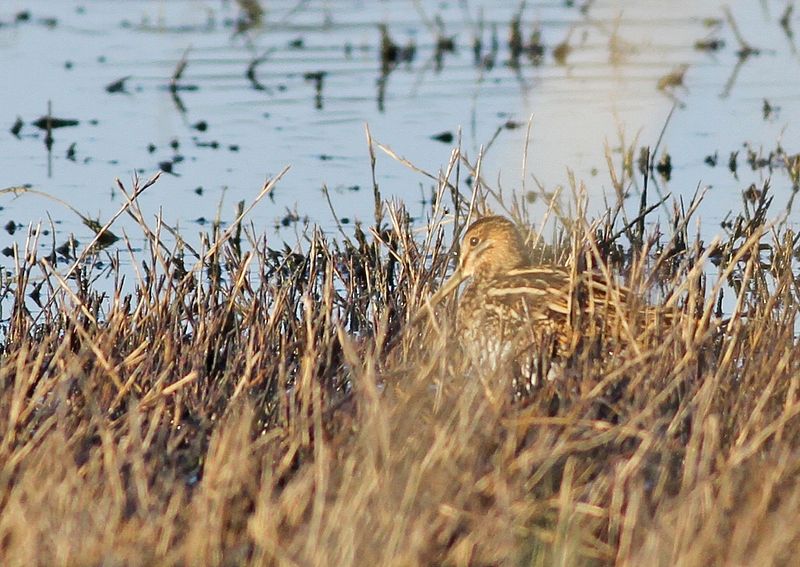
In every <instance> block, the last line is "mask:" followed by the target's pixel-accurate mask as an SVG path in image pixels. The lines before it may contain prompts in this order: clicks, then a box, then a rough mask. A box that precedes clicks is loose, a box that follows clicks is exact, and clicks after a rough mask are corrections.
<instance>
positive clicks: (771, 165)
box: [0, 0, 798, 247]
mask: <svg viewBox="0 0 800 567" xmlns="http://www.w3.org/2000/svg"><path fill="white" fill-rule="evenodd" d="M727 4H728V6H729V9H728V10H726V9H725V7H724V4H723V2H703V3H697V2H691V1H687V0H680V1H676V2H669V3H665V2H660V1H657V0H649V1H641V0H638V1H633V0H631V1H621V0H620V1H601V0H597V1H594V2H577V3H573V2H555V3H553V2H527V3H525V4H524V6H523V8H522V9H520V3H519V2H517V1H508V2H497V1H489V0H486V1H483V2H480V1H471V2H455V1H453V2H444V3H442V2H435V3H434V2H409V1H407V0H387V1H385V2H379V3H375V2H366V1H363V0H362V1H358V0H328V1H325V2H323V1H308V2H300V3H298V2H295V1H285V2H271V3H269V5H267V4H265V3H258V2H250V1H248V2H237V3H230V2H205V3H203V4H202V8H203V9H200V10H198V6H199V5H200V4H198V3H197V2H196V1H195V0H175V1H170V2H164V1H159V0H144V1H141V2H136V3H129V2H124V1H122V0H109V1H107V2H103V3H90V4H86V5H79V4H74V3H67V2H64V3H51V2H45V1H43V0H38V1H36V0H29V1H13V0H12V1H10V2H5V3H4V4H3V6H2V8H0V22H2V26H0V69H2V71H3V75H4V77H7V80H6V84H5V88H4V93H3V105H2V108H3V110H4V113H2V115H0V121H2V123H3V124H4V127H5V129H6V130H7V131H8V132H9V133H8V135H7V136H6V137H5V139H4V141H3V143H2V147H3V151H2V152H0V171H2V172H3V173H2V177H0V187H7V186H19V185H25V184H28V185H30V186H32V187H34V188H36V189H37V190H40V191H45V192H47V193H50V194H52V195H54V196H56V197H58V198H60V199H63V200H64V201H66V202H68V203H70V204H71V205H72V206H73V207H75V208H76V209H77V210H80V211H83V212H84V215H85V216H86V217H88V218H99V219H101V222H102V220H103V219H106V218H108V217H109V216H110V215H111V214H113V212H114V211H115V210H117V209H118V208H119V205H120V199H122V198H123V197H122V196H121V195H120V193H119V191H117V190H116V184H115V182H114V179H115V177H117V176H120V177H122V178H123V179H126V178H128V177H129V176H130V175H131V172H133V171H139V172H141V173H142V174H144V175H148V174H151V173H152V172H153V171H155V170H157V169H161V170H163V171H164V172H165V174H166V175H164V176H163V177H162V179H161V180H160V181H159V185H158V187H157V188H155V189H154V190H152V191H151V192H150V193H149V194H148V195H146V196H144V197H143V202H142V207H143V211H144V213H145V215H148V216H150V217H152V216H153V215H155V214H158V213H159V212H160V211H161V212H162V214H163V216H164V218H165V219H167V220H168V221H169V222H170V223H172V224H175V225H176V226H177V227H178V229H179V230H181V232H182V233H183V234H184V237H185V238H186V239H187V240H188V241H192V240H193V238H194V236H193V235H194V234H195V233H196V232H197V229H196V228H195V222H196V221H197V220H198V219H209V218H214V217H215V215H216V214H217V211H220V213H219V214H220V215H221V217H222V220H223V221H224V220H225V219H227V220H230V219H232V218H233V217H234V216H235V207H234V203H237V202H239V201H241V200H243V199H247V198H249V197H252V195H254V194H255V193H257V192H258V190H259V188H260V187H261V184H262V182H263V180H264V178H265V177H266V176H269V175H273V174H275V173H277V172H278V171H280V170H281V169H282V168H283V167H284V166H285V165H287V164H291V165H292V166H293V167H292V170H291V172H290V173H289V174H288V175H287V176H286V178H285V179H284V180H283V181H282V182H281V184H280V186H279V187H277V188H276V191H275V193H274V195H271V201H268V202H266V201H265V203H264V204H263V205H262V206H261V207H260V208H259V209H257V210H256V211H254V213H253V217H252V219H253V222H254V223H255V224H256V225H257V226H270V227H271V226H275V227H277V230H279V232H282V234H280V235H279V238H286V239H290V240H291V239H292V237H293V235H292V232H287V229H289V230H291V229H292V228H293V226H292V225H293V223H292V222H289V223H285V222H282V221H284V220H285V219H297V221H296V222H302V220H301V219H309V220H310V221H312V222H318V223H320V224H322V226H323V227H325V228H326V229H328V230H331V229H332V228H333V224H332V223H333V221H332V215H331V213H330V211H329V209H328V207H327V205H326V203H325V199H324V198H323V195H322V194H321V191H322V187H323V186H327V187H329V188H330V191H329V195H330V198H331V202H332V204H333V206H334V207H335V209H336V210H337V211H338V213H339V216H340V217H346V218H347V219H350V220H353V221H355V220H359V219H369V218H371V216H372V211H373V204H372V202H371V197H372V191H371V190H367V191H365V190H362V187H364V188H366V187H371V172H370V167H369V155H368V151H367V147H366V142H365V138H364V124H365V123H368V124H369V125H370V128H371V131H372V133H373V135H374V137H375V138H376V140H378V141H380V142H382V143H384V144H387V145H388V146H390V147H391V148H392V149H393V150H395V151H396V152H397V153H398V154H400V155H403V156H405V157H406V158H408V159H409V160H410V161H411V162H413V163H414V164H415V165H417V166H418V167H419V168H422V169H425V170H427V171H430V172H436V171H437V170H439V169H440V168H442V167H444V166H445V165H446V163H447V161H448V158H449V155H450V152H451V149H452V146H453V145H454V144H456V143H458V140H460V141H461V144H462V149H463V151H464V153H465V154H467V155H469V156H470V157H471V158H473V159H474V158H475V156H477V155H478V153H479V152H480V151H483V154H484V155H483V164H482V168H483V177H484V178H485V179H486V181H487V182H488V183H489V184H491V185H492V186H493V187H494V188H502V189H503V190H504V191H505V192H506V194H508V193H509V192H510V191H511V190H515V191H517V192H519V193H521V194H522V195H525V194H527V193H531V192H542V193H545V194H554V193H558V192H559V191H561V192H562V194H567V193H568V191H566V189H565V188H566V186H567V184H568V180H569V178H570V174H571V173H573V174H574V176H575V178H576V179H577V180H579V181H583V182H584V183H585V184H586V186H587V188H588V189H589V191H590V194H591V195H592V196H593V204H594V206H595V207H596V210H600V209H601V208H602V207H603V206H604V199H614V198H616V196H617V194H619V193H620V192H622V194H631V195H636V194H637V191H638V190H639V189H640V187H639V186H640V184H641V179H642V175H641V172H640V171H639V170H640V168H639V167H638V163H639V161H640V160H641V156H642V155H646V154H643V153H642V149H643V148H646V147H649V148H650V149H651V151H652V163H651V165H652V166H653V171H654V176H653V181H654V182H656V183H657V184H658V185H657V190H658V192H659V193H660V195H662V196H663V195H666V194H668V193H671V194H672V195H674V196H676V197H680V196H684V197H686V198H689V197H690V196H691V195H692V194H693V193H694V192H695V190H696V188H697V187H698V185H700V186H710V187H711V189H710V190H709V192H708V197H707V201H706V205H705V209H703V210H702V211H701V214H702V216H703V218H704V219H705V220H706V223H705V225H704V228H703V230H704V231H707V232H708V233H713V232H714V231H716V230H719V223H720V222H721V221H722V219H723V218H724V216H725V213H726V212H727V211H728V210H729V209H738V208H739V206H740V203H741V200H742V198H743V191H746V190H747V188H748V187H750V185H751V184H753V183H756V185H757V186H760V185H761V184H762V183H763V181H764V180H765V179H766V178H767V177H768V176H770V175H774V178H773V181H772V186H773V191H774V194H775V195H776V199H777V200H782V201H783V202H788V200H789V198H790V196H791V195H792V194H793V186H794V182H793V179H792V177H793V176H792V175H789V174H787V173H788V172H789V171H790V170H791V164H792V163H795V162H793V161H792V160H793V157H792V156H794V155H795V154H796V153H797V145H798V144H797V142H798V139H797V138H798V136H797V132H796V131H795V129H793V127H792V124H793V123H794V122H796V118H797V104H796V101H797V94H796V93H797V92H798V88H797V87H798V85H797V84H796V81H797V79H796V78H795V77H796V76H797V74H796V73H792V70H794V68H795V67H796V65H797V54H796V49H795V45H794V35H793V31H792V29H793V27H792V24H793V20H794V14H793V12H792V11H791V9H790V8H786V6H785V5H784V3H777V2H766V1H765V2H761V3H753V2H749V1H744V0H742V1H738V2H727ZM789 6H791V5H789ZM48 105H49V108H50V110H49V111H48ZM673 108H674V109H675V110H674V113H673V114H672V117H671V119H670V120H669V123H668V125H667V127H666V128H665V124H667V117H668V116H669V115H670V113H671V112H672V111H673ZM765 109H767V110H765ZM530 116H532V117H533V120H532V128H531V130H530V140H528V143H527V144H526V136H527V135H528V134H527V133H528V129H527V128H526V127H522V126H524V125H526V124H527V123H528V119H529V117H530ZM41 117H45V118H47V117H49V118H50V119H51V120H50V121H51V127H50V128H49V129H48V128H45V129H44V130H40V128H39V127H37V124H38V123H37V119H41ZM60 118H69V119H75V120H76V121H79V124H76V125H74V127H71V128H64V129H59V130H54V129H53V128H52V121H53V119H60ZM745 144H747V145H745ZM526 147H527V149H528V153H527V155H526V156H523V151H524V149H525V148H526ZM609 159H610V161H611V163H612V168H613V170H614V171H615V176H616V177H612V176H611V175H609V172H608V169H609V167H608V160H609ZM523 163H524V164H525V166H524V167H523ZM377 179H378V182H379V183H380V188H381V193H382V195H383V196H384V197H398V198H401V199H404V200H405V201H406V202H407V203H408V204H409V207H410V209H411V212H412V214H413V215H416V216H418V217H424V215H425V214H426V207H427V206H428V202H429V200H428V199H427V198H426V194H427V193H428V192H429V191H430V187H431V185H432V182H431V181H430V180H428V179H427V178H425V177H423V176H420V175H419V173H417V172H415V171H413V170H409V169H407V168H405V167H404V166H403V165H402V164H400V163H398V162H396V161H394V160H391V159H389V158H387V157H386V156H380V157H379V159H378V163H377ZM795 179H796V176H795ZM463 190H464V191H467V190H468V187H466V186H465V187H463ZM531 194H532V193H531ZM421 201H422V202H421ZM0 206H3V207H4V210H3V214H4V216H5V220H13V221H15V223H16V224H21V225H26V224H27V223H29V222H33V223H36V222H38V221H39V220H41V219H46V218H47V213H48V212H50V213H51V215H52V216H54V217H56V218H57V219H58V220H60V221H63V222H61V224H59V225H58V227H57V232H58V233H59V235H58V237H59V239H60V240H66V239H67V237H68V235H69V233H70V232H74V233H75V234H76V235H77V236H78V239H79V240H81V241H87V240H89V239H90V238H91V233H90V232H87V229H86V227H85V226H84V224H83V223H82V221H81V219H80V218H78V217H76V216H75V215H73V214H71V213H69V212H68V211H67V210H65V209H63V208H54V207H53V203H52V202H50V201H48V200H43V199H35V198H32V197H19V198H16V199H11V198H9V197H3V201H2V203H0ZM565 206H566V203H565ZM120 222H121V226H120V227H119V229H120V231H124V230H125V228H126V227H127V228H129V229H131V228H132V225H125V222H127V221H125V220H124V219H120ZM287 224H288V225H289V226H288V227H287V226H286V225H287ZM22 233H24V231H17V232H16V233H15V234H8V235H4V236H3V239H4V240H3V242H2V243H0V247H7V246H9V245H10V243H11V242H13V241H19V239H20V238H22V236H21V234H22Z"/></svg>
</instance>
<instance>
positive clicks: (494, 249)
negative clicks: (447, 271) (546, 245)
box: [458, 216, 530, 278]
mask: <svg viewBox="0 0 800 567" xmlns="http://www.w3.org/2000/svg"><path fill="white" fill-rule="evenodd" d="M528 264H530V257H529V256H528V251H527V249H526V247H525V242H524V241H523V238H522V235H521V234H520V232H519V230H518V229H517V227H516V226H515V225H514V223H513V222H511V221H510V220H508V219H507V218H505V217H501V216H489V217H484V218H482V219H479V220H477V221H475V222H474V223H472V225H471V226H470V227H469V228H468V229H467V232H466V234H465V235H464V239H463V240H462V242H461V252H460V254H459V260H458V266H459V269H460V271H461V274H462V275H463V277H465V278H468V277H473V276H476V275H477V276H478V277H482V278H485V277H492V276H495V275H497V274H500V273H502V272H505V271H508V270H513V269H515V268H521V267H524V266H526V265H528Z"/></svg>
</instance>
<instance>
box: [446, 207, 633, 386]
mask: <svg viewBox="0 0 800 567" xmlns="http://www.w3.org/2000/svg"><path fill="white" fill-rule="evenodd" d="M466 279H469V280H470V281H469V284H468V286H467V287H466V289H465V290H464V292H463V294H462V296H461V298H460V300H459V305H458V314H457V325H458V332H459V339H460V342H461V345H462V347H463V350H464V352H465V354H466V355H467V356H468V357H469V358H470V359H471V361H472V363H473V365H475V366H477V367H480V368H484V369H487V370H489V371H499V370H504V369H510V368H511V367H512V366H513V367H514V368H516V369H519V370H521V371H522V372H523V373H527V374H531V375H533V374H538V375H539V376H540V377H541V376H546V375H547V373H548V366H549V361H551V360H558V359H559V358H560V357H561V355H563V354H564V353H566V352H568V351H569V350H570V349H572V348H574V347H575V346H576V345H577V341H578V340H579V338H580V333H576V332H575V331H576V329H577V328H578V327H580V326H583V325H586V324H593V323H596V322H598V321H600V322H601V323H602V322H605V323H606V324H607V323H609V322H614V321H615V320H617V319H618V315H619V307H620V305H621V304H624V303H625V302H626V300H627V295H628V294H627V292H626V291H625V290H624V289H620V288H618V287H615V286H609V285H607V283H606V282H605V281H604V280H603V279H602V278H601V277H599V276H598V275H596V274H580V275H578V274H572V273H571V272H570V271H569V270H568V269H566V268H563V267H560V266H533V265H532V264H531V260H530V257H529V255H528V252H527V248H526V246H525V243H524V240H523V238H522V236H521V234H520V232H519V231H518V230H517V228H516V226H515V225H514V224H513V223H512V222H511V221H509V220H508V219H506V218H504V217H501V216H489V217H485V218H482V219H480V220H478V221H476V222H475V223H473V224H472V225H471V226H470V227H469V229H468V230H467V232H466V234H465V235H464V239H463V241H462V245H461V252H460V257H459V268H458V270H457V273H456V275H454V277H453V279H452V280H451V282H452V283H450V284H449V285H450V287H451V288H452V287H454V286H457V284H458V283H460V282H461V281H464V280H466ZM530 378H533V379H536V376H530Z"/></svg>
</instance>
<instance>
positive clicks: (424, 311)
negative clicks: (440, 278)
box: [409, 268, 467, 325]
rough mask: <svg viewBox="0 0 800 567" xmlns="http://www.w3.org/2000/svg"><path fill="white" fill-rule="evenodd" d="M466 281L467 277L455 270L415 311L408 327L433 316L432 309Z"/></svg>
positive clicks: (458, 269)
mask: <svg viewBox="0 0 800 567" xmlns="http://www.w3.org/2000/svg"><path fill="white" fill-rule="evenodd" d="M465 279H467V276H465V275H464V273H463V272H462V271H461V269H460V268H457V269H456V271H455V272H453V275H451V276H450V277H449V278H448V279H447V280H446V281H445V282H444V283H443V284H442V287H440V288H439V289H438V291H437V292H436V293H434V294H433V295H432V296H431V297H430V298H428V299H426V300H425V303H424V304H423V305H422V306H421V307H420V308H419V309H418V310H417V312H416V313H415V314H414V316H413V317H412V318H411V319H410V321H409V324H410V325H416V324H417V323H419V322H421V321H422V319H423V318H424V317H425V316H426V315H431V316H432V315H433V308H434V307H435V306H436V305H437V304H438V303H439V302H440V301H442V300H443V299H444V298H445V297H447V296H448V295H450V294H451V293H453V292H454V291H455V290H456V289H458V286H460V285H461V282H463V281H464V280H465Z"/></svg>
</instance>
